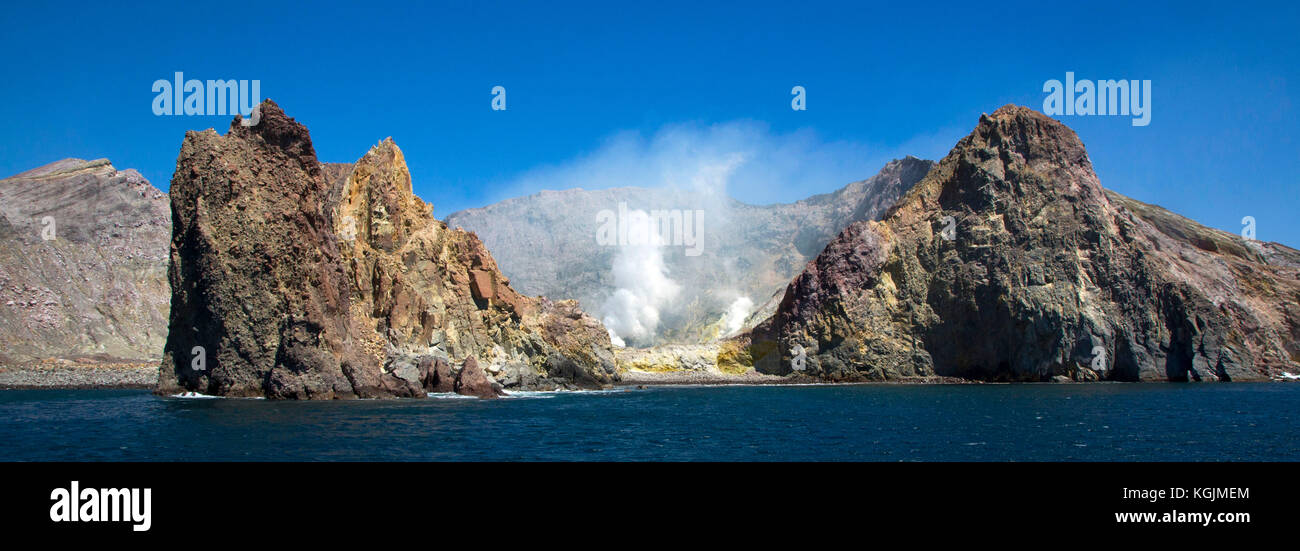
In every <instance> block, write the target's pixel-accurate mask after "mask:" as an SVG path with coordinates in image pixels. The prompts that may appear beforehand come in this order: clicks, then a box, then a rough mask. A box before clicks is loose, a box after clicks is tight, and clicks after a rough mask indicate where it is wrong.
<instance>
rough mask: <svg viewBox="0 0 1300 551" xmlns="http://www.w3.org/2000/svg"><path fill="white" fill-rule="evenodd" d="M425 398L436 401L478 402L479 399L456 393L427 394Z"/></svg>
mask: <svg viewBox="0 0 1300 551" xmlns="http://www.w3.org/2000/svg"><path fill="white" fill-rule="evenodd" d="M425 396H428V397H429V398H433V399H435V400H477V399H478V397H477V396H466V395H464V394H456V393H455V392H429V393H426V394H425Z"/></svg>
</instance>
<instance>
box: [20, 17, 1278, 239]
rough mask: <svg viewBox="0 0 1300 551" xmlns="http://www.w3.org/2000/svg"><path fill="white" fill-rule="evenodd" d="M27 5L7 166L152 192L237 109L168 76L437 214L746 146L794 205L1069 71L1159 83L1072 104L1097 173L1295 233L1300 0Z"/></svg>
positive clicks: (744, 186)
mask: <svg viewBox="0 0 1300 551" xmlns="http://www.w3.org/2000/svg"><path fill="white" fill-rule="evenodd" d="M37 4H40V3H35V2H33V3H23V4H15V3H9V4H8V5H6V6H5V7H4V8H3V9H2V11H0V25H3V28H4V29H5V33H4V34H3V35H0V47H3V50H4V52H5V55H4V61H3V62H2V63H3V69H4V71H3V74H4V75H5V83H4V85H3V87H2V88H0V116H3V117H4V120H6V121H7V124H5V125H3V126H0V174H2V175H11V174H14V173H17V172H21V171H23V170H27V169H30V168H33V167H36V166H39V165H42V164H45V163H48V162H51V161H54V160H57V159H61V158H65V157H81V158H98V157H108V158H110V159H112V160H113V162H114V164H115V165H117V167H118V168H128V167H131V168H136V169H138V170H140V171H141V172H142V173H144V175H145V176H146V177H147V178H149V180H150V181H152V182H154V183H155V185H158V186H159V187H162V188H164V189H166V187H167V182H168V180H169V179H170V178H171V173H172V170H173V168H174V166H175V160H176V154H177V151H178V149H179V146H180V143H181V140H182V138H183V135H184V132H185V131H186V130H189V129H203V128H209V127H215V128H218V129H219V130H220V131H222V132H224V131H225V130H224V129H225V128H226V127H227V126H228V125H229V118H228V117H219V116H211V117H157V116H154V115H153V113H152V111H151V102H152V100H153V98H154V95H155V94H154V93H153V92H152V91H151V90H150V87H151V85H152V83H153V82H154V81H155V80H157V79H169V78H171V76H172V74H173V73H174V72H175V71H183V72H184V73H185V75H186V78H197V79H204V80H206V79H228V78H232V79H258V80H261V82H262V94H263V95H264V96H267V97H270V98H272V99H274V100H275V101H277V102H278V103H279V104H280V105H281V107H283V108H284V109H285V110H286V111H287V112H288V113H289V114H290V115H291V116H293V117H295V118H297V119H298V120H299V121H301V122H303V123H304V124H306V125H307V126H308V128H310V130H311V132H312V137H313V140H314V142H315V145H316V150H317V152H318V154H319V156H320V158H321V159H322V160H324V161H339V162H350V161H353V160H355V159H357V158H358V157H360V156H361V155H362V154H363V153H364V152H365V150H366V149H367V148H368V147H369V146H370V145H372V144H374V143H376V142H378V141H379V140H381V139H383V138H384V137H386V136H392V137H393V138H394V140H396V142H397V143H398V145H399V146H401V147H402V149H403V151H404V152H405V153H406V157H407V161H408V163H409V166H410V168H411V172H412V174H413V176H414V179H415V191H416V193H417V194H419V195H420V196H421V197H423V198H424V199H425V200H427V201H429V202H432V203H433V204H434V205H435V209H436V210H435V212H436V213H437V214H438V215H439V216H440V217H441V216H445V215H446V214H448V213H450V212H452V211H454V210H457V209H460V208H466V207H474V206H481V205H484V204H487V203H490V202H493V201H496V200H499V199H502V198H505V197H509V196H513V195H518V194H521V193H529V192H532V191H536V188H538V187H571V186H582V187H596V186H612V185H620V184H624V183H643V182H644V181H645V178H643V177H641V176H638V175H635V174H628V175H627V177H626V179H624V178H622V177H620V176H619V175H618V174H616V173H610V172H609V171H605V172H601V173H600V177H599V178H595V177H591V174H592V172H591V171H583V170H580V169H581V167H582V166H584V163H586V164H590V163H592V162H593V161H592V159H597V160H599V159H610V158H615V159H624V158H628V159H631V161H629V162H628V163H627V164H626V165H622V164H616V163H615V164H610V165H609V166H615V167H618V166H627V167H629V170H634V169H638V168H640V169H644V168H645V167H653V166H654V163H653V162H647V161H644V159H643V158H644V157H647V156H652V157H653V156H654V155H656V151H660V150H662V149H663V147H661V146H663V144H665V143H668V144H669V146H670V148H671V147H679V148H685V149H688V150H697V149H698V150H704V151H715V152H725V150H726V148H728V147H733V146H734V147H742V148H747V151H746V153H747V154H748V155H749V157H748V163H749V165H748V166H749V167H750V168H749V169H748V170H747V171H746V170H741V171H740V172H738V173H737V174H736V175H735V176H734V177H733V178H732V179H731V180H729V182H728V184H727V185H728V189H729V192H730V193H731V194H732V195H733V196H735V197H737V198H740V199H742V200H746V201H749V202H755V203H766V202H772V201H791V200H796V199H799V198H802V197H805V196H807V195H810V194H813V193H818V192H825V191H830V190H833V189H836V188H838V187H840V186H842V185H843V184H845V183H847V182H849V181H852V180H857V179H862V178H866V177H869V176H871V175H872V174H874V173H875V171H876V170H877V169H878V168H879V165H880V164H881V163H883V161H885V160H888V159H889V158H892V157H897V156H900V155H902V154H913V155H917V156H921V157H927V158H932V159H936V160H937V159H938V158H940V157H942V156H943V155H944V154H945V153H947V151H948V150H949V149H950V148H951V147H952V145H953V144H954V143H955V142H956V140H957V139H959V138H960V137H961V136H964V135H965V134H966V133H968V132H969V131H970V129H971V128H972V127H973V126H974V125H975V123H976V122H977V120H978V117H979V114H980V113H982V112H991V111H993V110H994V109H996V108H997V107H999V106H1001V105H1003V104H1006V103H1018V104H1022V105H1029V106H1031V107H1034V108H1036V109H1041V108H1042V104H1043V98H1044V96H1045V94H1044V93H1043V92H1042V87H1043V83H1044V81H1046V80H1048V79H1064V75H1065V73H1066V71H1073V72H1075V73H1076V74H1077V75H1078V78H1089V79H1121V78H1124V79H1149V80H1151V81H1152V86H1153V98H1152V118H1151V124H1150V125H1149V126H1146V127H1134V126H1131V125H1130V122H1129V118H1127V117H1062V120H1063V121H1064V122H1065V123H1066V124H1068V125H1070V126H1071V127H1072V128H1074V129H1075V130H1076V131H1077V132H1078V133H1079V135H1080V136H1081V137H1082V138H1083V140H1084V143H1085V144H1086V145H1087V146H1088V149H1089V153H1090V155H1091V157H1092V160H1093V162H1094V164H1095V166H1096V168H1097V171H1098V174H1099V176H1100V178H1101V181H1102V183H1103V185H1105V186H1107V187H1109V188H1112V189H1115V190H1117V191H1119V192H1121V193H1125V194H1128V195H1130V196H1133V197H1135V198H1137V199H1141V200H1144V201H1148V202H1153V203H1157V204H1160V205H1163V206H1165V207H1167V208H1170V209H1171V210H1173V211H1175V212H1178V213H1180V214H1184V215H1187V216H1190V217H1192V218H1194V219H1197V220H1199V221H1201V222H1204V223H1206V224H1208V225H1211V226H1215V227H1219V228H1222V229H1226V230H1229V231H1233V232H1237V231H1239V230H1240V228H1241V222H1240V221H1241V218H1242V217H1243V216H1247V215H1249V216H1254V217H1255V218H1256V220H1257V224H1258V227H1257V231H1258V237H1259V238H1260V239H1266V240H1274V241H1280V242H1283V243H1286V244H1289V245H1291V246H1300V227H1297V225H1296V224H1295V223H1294V219H1295V214H1294V211H1295V207H1296V206H1297V196H1298V195H1300V193H1298V192H1300V154H1298V153H1300V139H1297V138H1298V137H1297V133H1300V115H1298V114H1297V108H1296V105H1295V102H1294V101H1293V98H1294V97H1295V96H1296V92H1297V91H1298V90H1300V88H1298V87H1300V39H1298V38H1297V36H1300V34H1297V32H1296V28H1297V27H1300V8H1297V7H1296V6H1295V5H1294V4H1292V3H1280V2H1279V3H1271V4H1259V5H1251V4H1250V3H1248V2H1235V3H1232V4H1229V5H1224V4H1219V3H1215V4H1210V3H1204V4H1201V3H1197V2H1189V3H1170V4H1158V5H1148V6H1134V5H1129V3H1126V2H1118V3H1113V4H1111V3H1107V2H1088V3H1049V2H1032V3H1023V4H1015V3H1000V4H1005V5H1001V6H992V5H988V4H989V3H980V4H982V5H979V6H972V5H970V4H971V3H952V4H935V5H930V4H925V3H922V2H891V3H888V4H882V5H867V4H862V3H856V2H853V3H844V4H834V3H831V4H820V3H813V4H809V5H803V4H802V3H799V2H780V3H770V4H746V3H734V4H733V3H707V4H706V3H695V2H689V3H660V2H656V3H624V2H617V3H615V2H608V3H592V4H571V3H558V2H548V3H541V2H529V3H519V4H496V3H487V2H474V3H450V4H447V3H437V4H434V3H431V4H427V5H426V4H410V5H407V4H402V3H396V2H394V3H388V2H383V3H380V2H372V3H361V4H352V5H348V4H337V5H335V4H330V3H321V4H320V5H318V6H313V7H310V8H303V7H299V6H297V5H296V4H285V5H280V4H277V3H275V2H253V3H240V2H220V3H204V2H199V3H183V2H167V3H157V4H132V3H121V4H115V3H99V2H95V3H90V2H87V3H84V4H65V3H49V4H48V5H37ZM496 85H502V86H505V87H506V89H507V106H508V109H507V110H506V111H503V112H498V111H492V110H491V109H490V107H489V105H490V101H491V95H490V90H491V88H492V87H493V86H496ZM795 85H801V86H804V87H805V88H806V89H807V91H808V109H807V111H800V112H796V111H793V110H791V109H790V98H791V96H790V89H791V87H792V86H795ZM738 136H739V137H738ZM674 140H677V141H674ZM728 140H731V141H728ZM736 140H739V141H736ZM737 144H738V145H737ZM619 155H622V157H619ZM665 158H666V159H669V161H671V160H672V159H674V158H675V157H671V156H669V157H665ZM597 164H599V163H597ZM575 167H577V169H575ZM566 175H569V176H572V179H573V181H572V182H569V181H567V180H566V177H567V176H566ZM764 175H766V176H767V177H766V178H765V177H764Z"/></svg>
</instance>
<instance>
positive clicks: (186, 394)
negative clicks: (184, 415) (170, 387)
mask: <svg viewBox="0 0 1300 551" xmlns="http://www.w3.org/2000/svg"><path fill="white" fill-rule="evenodd" d="M171 397H172V398H188V399H191V400H207V399H211V400H216V399H220V398H224V396H213V395H211V394H203V393H202V392H193V391H191V392H182V393H180V394H172V395H171Z"/></svg>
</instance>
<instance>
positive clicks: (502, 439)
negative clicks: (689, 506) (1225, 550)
mask: <svg viewBox="0 0 1300 551" xmlns="http://www.w3.org/2000/svg"><path fill="white" fill-rule="evenodd" d="M0 460H4V461H15V460H18V461H46V460H72V461H100V460H113V461H205V460H235V461H240V460H261V461H279V460H309V461H316V460H319V461H334V460H470V461H476V460H497V461H510V460H558V461H570V460H599V461H623V460H669V461H787V460H837V461H838V460H863V461H1041V460H1065V461H1076V460H1077V461H1203V460H1257V461H1277V460H1280V461H1296V460H1300V384H1290V383H1231V384H1211V383H1206V384H1088V385H1072V384H1064V385H1054V384H1017V385H852V386H749V387H746V386H722V387H652V388H649V389H630V388H629V389H618V390H613V391H601V392H557V393H525V394H524V395H521V396H517V397H512V398H507V399H501V400H477V399H464V398H458V397H457V398H453V397H440V398H435V399H430V400H421V401H413V400H408V401H338V402H279V401H268V400H227V399H184V398H162V397H157V396H153V395H151V394H149V393H148V392H146V391H131V390H35V391H0Z"/></svg>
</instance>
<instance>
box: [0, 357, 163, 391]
mask: <svg viewBox="0 0 1300 551" xmlns="http://www.w3.org/2000/svg"><path fill="white" fill-rule="evenodd" d="M157 383H158V363H157V362H125V363H84V362H73V361H67V360H59V361H54V362H41V363H35V364H25V365H12V366H10V365H6V366H0V390H35V389H46V390H56V389H66V390H86V389H143V390H150V389H153V387H154V386H155V385H156V384H157Z"/></svg>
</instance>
